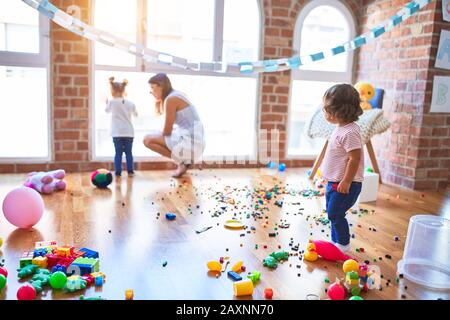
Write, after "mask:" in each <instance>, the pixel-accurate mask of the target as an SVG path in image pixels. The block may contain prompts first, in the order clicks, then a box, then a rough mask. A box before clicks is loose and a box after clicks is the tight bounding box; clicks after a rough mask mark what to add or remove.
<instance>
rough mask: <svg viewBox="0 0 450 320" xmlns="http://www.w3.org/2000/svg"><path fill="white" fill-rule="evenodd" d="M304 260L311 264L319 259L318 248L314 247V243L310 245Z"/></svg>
mask: <svg viewBox="0 0 450 320" xmlns="http://www.w3.org/2000/svg"><path fill="white" fill-rule="evenodd" d="M303 259H304V260H306V261H310V262H314V261H316V260H317V259H319V254H318V253H317V252H316V246H315V245H314V243H311V242H310V243H308V246H307V247H306V252H305V255H304V256H303Z"/></svg>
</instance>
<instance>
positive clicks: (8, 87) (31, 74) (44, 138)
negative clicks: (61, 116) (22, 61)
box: [0, 66, 49, 158]
mask: <svg viewBox="0 0 450 320" xmlns="http://www.w3.org/2000/svg"><path fill="white" fill-rule="evenodd" d="M0 88H2V102H1V103H0V146H1V148H0V158H5V157H6V158H21V157H26V158H33V157H36V158H37V157H39V158H46V157H48V153H49V152H48V151H49V150H48V108H47V70H46V69H44V68H21V67H4V66H0ZM24 92H26V94H24ZM12 120H13V121H12ZM12 137H13V138H12ZM11 139H12V140H11Z"/></svg>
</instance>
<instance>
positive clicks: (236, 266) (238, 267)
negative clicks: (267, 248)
mask: <svg viewBox="0 0 450 320" xmlns="http://www.w3.org/2000/svg"><path fill="white" fill-rule="evenodd" d="M243 265H244V262H243V261H239V262H237V263H235V264H234V265H233V266H232V267H231V271H234V272H240V271H241V267H242V266H243Z"/></svg>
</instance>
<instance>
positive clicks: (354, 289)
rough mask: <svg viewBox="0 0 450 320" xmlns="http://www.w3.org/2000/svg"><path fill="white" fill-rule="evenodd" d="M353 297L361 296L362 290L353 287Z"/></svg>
mask: <svg viewBox="0 0 450 320" xmlns="http://www.w3.org/2000/svg"><path fill="white" fill-rule="evenodd" d="M351 293H352V296H359V294H360V293H361V288H359V287H353V288H352V290H351Z"/></svg>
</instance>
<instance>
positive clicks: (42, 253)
mask: <svg viewBox="0 0 450 320" xmlns="http://www.w3.org/2000/svg"><path fill="white" fill-rule="evenodd" d="M46 254H48V252H47V249H44V248H41V249H35V250H34V251H33V258H36V257H43V256H45V255H46Z"/></svg>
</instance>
